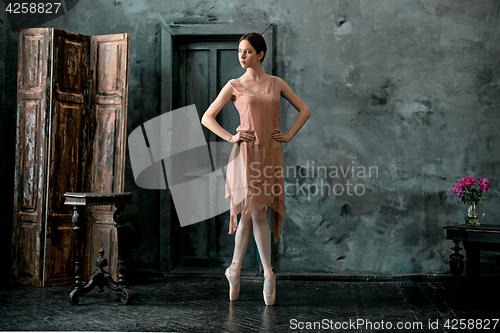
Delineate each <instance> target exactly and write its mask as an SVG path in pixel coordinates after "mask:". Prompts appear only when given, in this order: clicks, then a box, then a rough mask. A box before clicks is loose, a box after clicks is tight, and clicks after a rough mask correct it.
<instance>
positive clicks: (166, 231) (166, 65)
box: [159, 23, 276, 273]
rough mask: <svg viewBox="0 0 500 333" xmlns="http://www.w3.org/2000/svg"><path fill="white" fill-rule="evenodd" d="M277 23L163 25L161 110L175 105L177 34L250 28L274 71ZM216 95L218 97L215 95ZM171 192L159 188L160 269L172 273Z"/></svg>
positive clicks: (226, 33) (239, 32)
mask: <svg viewBox="0 0 500 333" xmlns="http://www.w3.org/2000/svg"><path fill="white" fill-rule="evenodd" d="M275 29H276V27H275V25H274V24H269V23H266V24H237V23H227V24H193V25H191V24H183V25H161V27H160V41H161V42H160V43H161V60H160V61H161V66H160V69H161V83H160V98H161V100H160V114H163V113H166V112H169V111H172V107H173V85H174V82H173V52H174V49H173V45H174V39H175V38H182V37H183V36H185V37H195V36H200V37H208V36H221V37H222V36H242V35H244V34H246V33H249V32H258V33H261V34H262V36H263V37H264V40H265V41H266V44H267V52H266V58H267V59H270V60H271V61H267V62H264V64H263V67H264V70H265V71H266V73H269V74H273V73H274V68H275V64H274V56H273V53H274V41H275V38H274V35H275ZM214 98H215V97H214ZM171 198H172V197H171V193H170V190H169V189H168V188H167V189H166V190H162V191H160V240H159V246H160V249H159V259H160V260H159V261H160V267H159V268H160V271H162V272H165V273H170V272H172V270H173V269H174V268H175V263H174V262H173V260H174V258H173V253H174V251H173V250H172V249H171V248H170V243H171V242H170V240H171V237H173V236H174V235H172V232H171V223H170V221H172V217H173V214H174V212H173V209H172V207H171V204H170V203H171V202H172V199H171Z"/></svg>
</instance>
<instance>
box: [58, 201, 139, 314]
mask: <svg viewBox="0 0 500 333" xmlns="http://www.w3.org/2000/svg"><path fill="white" fill-rule="evenodd" d="M64 197H65V198H66V201H65V202H64V203H65V204H66V205H73V206H74V211H73V230H75V273H76V277H75V280H76V281H75V283H74V284H73V286H72V288H71V293H70V294H69V302H70V303H71V304H72V305H76V304H78V297H80V296H83V295H85V294H88V293H89V292H90V291H91V290H92V289H94V287H95V286H97V287H99V292H103V291H104V287H107V288H108V289H109V290H110V291H111V292H113V293H115V294H121V298H120V301H121V302H122V303H123V304H127V303H128V301H129V299H130V296H131V295H130V291H129V290H128V286H127V284H126V282H125V259H124V255H125V253H124V251H123V250H124V244H123V243H122V242H120V238H123V237H120V235H121V234H122V233H123V231H122V230H123V225H124V224H125V222H126V221H127V216H126V214H125V211H124V208H125V204H128V203H131V202H132V193H128V192H127V193H65V194H64ZM92 205H115V207H116V211H115V213H114V214H113V221H114V222H115V223H116V224H115V227H116V229H117V233H118V281H116V282H115V281H113V279H112V277H111V274H109V273H108V272H106V271H105V270H104V267H106V266H108V261H107V259H106V258H104V250H102V249H101V250H100V251H99V254H100V257H99V258H98V259H97V261H96V266H97V267H98V270H97V271H96V272H95V273H94V274H92V276H91V277H90V280H89V281H88V282H87V283H84V282H83V261H82V257H83V255H82V250H83V242H84V235H83V234H82V226H81V225H80V219H79V216H80V215H81V209H82V206H92Z"/></svg>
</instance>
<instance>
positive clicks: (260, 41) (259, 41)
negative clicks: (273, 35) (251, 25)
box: [238, 32, 267, 62]
mask: <svg viewBox="0 0 500 333" xmlns="http://www.w3.org/2000/svg"><path fill="white" fill-rule="evenodd" d="M242 40H247V41H248V42H249V43H250V45H252V47H253V48H254V49H255V51H257V54H259V53H260V52H264V55H263V56H262V58H261V59H260V62H263V61H264V57H265V56H266V52H267V46H266V41H265V40H264V37H262V35H261V34H258V33H256V32H251V33H249V34H245V35H243V36H241V38H240V40H239V41H238V45H239V44H240V43H241V41H242Z"/></svg>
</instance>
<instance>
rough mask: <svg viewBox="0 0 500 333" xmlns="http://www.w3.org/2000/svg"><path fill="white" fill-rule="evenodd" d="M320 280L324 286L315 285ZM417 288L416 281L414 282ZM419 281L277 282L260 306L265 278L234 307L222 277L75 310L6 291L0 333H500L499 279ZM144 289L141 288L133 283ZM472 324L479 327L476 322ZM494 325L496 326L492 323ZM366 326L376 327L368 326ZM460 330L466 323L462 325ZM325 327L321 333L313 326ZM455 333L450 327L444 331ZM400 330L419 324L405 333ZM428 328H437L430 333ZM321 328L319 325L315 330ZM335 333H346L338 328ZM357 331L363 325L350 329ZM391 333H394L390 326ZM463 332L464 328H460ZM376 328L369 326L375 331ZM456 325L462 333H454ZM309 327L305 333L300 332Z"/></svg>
mask: <svg viewBox="0 0 500 333" xmlns="http://www.w3.org/2000/svg"><path fill="white" fill-rule="evenodd" d="M316 278H317V277H316ZM409 280H411V279H409ZM431 280H432V281H430V280H429V279H424V281H421V282H414V281H413V282H412V281H405V279H401V281H397V280H394V281H385V282H346V281H338V280H335V281H308V280H305V279H304V280H287V279H278V281H277V299H276V303H275V305H274V306H267V307H266V305H265V304H264V301H263V299H262V281H263V280H262V278H259V277H245V278H242V287H241V292H240V298H239V299H238V300H237V301H236V302H230V301H229V300H228V285H227V282H226V280H225V278H224V277H223V272H222V271H221V274H220V278H213V277H198V278H192V277H191V278H189V277H183V278H180V277H177V278H166V279H161V280H155V281H142V282H141V283H140V284H131V285H130V291H131V293H132V297H133V298H132V299H131V301H130V303H129V304H127V305H123V304H121V303H120V302H119V299H118V297H116V296H115V295H114V294H112V293H110V292H109V291H108V290H105V292H104V293H103V294H100V293H98V291H97V288H96V289H95V290H94V291H92V292H91V293H89V294H88V295H85V296H82V297H81V298H80V304H79V305H76V306H72V305H70V304H69V302H68V294H69V291H70V287H69V286H57V287H49V288H35V287H26V286H7V287H5V286H4V287H3V288H1V289H0V313H1V316H0V329H1V330H7V331H11V330H15V331H81V330H83V331H167V332H298V331H308V332H319V331H321V332H475V331H477V330H476V329H474V328H477V327H478V325H479V323H482V325H483V326H485V325H489V327H490V329H489V330H484V329H483V330H482V331H484V332H493V331H495V330H494V329H493V328H494V327H493V326H494V325H496V327H495V328H496V330H497V331H500V323H497V322H495V321H491V320H493V319H495V318H496V319H498V318H499V317H500V302H499V298H498V296H499V290H498V288H499V287H498V283H497V281H498V278H497V277H494V278H490V279H487V278H481V280H480V282H479V283H477V284H473V285H471V284H466V283H465V282H464V280H455V279H453V278H452V279H446V280H444V282H443V280H433V279H431ZM136 283H137V282H136ZM473 320H474V321H473ZM487 320H490V322H489V324H488V322H487ZM368 321H369V322H370V323H368ZM461 321H462V322H461ZM314 322H318V324H319V326H316V328H314V326H308V325H314ZM447 322H448V323H449V324H450V327H449V328H448V329H447V328H445V324H446V323H447ZM397 323H403V324H406V325H418V323H421V325H422V326H421V327H417V326H415V328H414V329H411V328H408V327H407V328H398V327H396V325H397ZM429 323H432V324H433V325H436V324H437V325H438V327H429ZM318 324H316V325H318ZM335 324H337V325H344V328H343V329H342V328H340V329H335V327H336V326H335ZM354 324H359V326H353V325H354ZM390 324H391V325H393V327H392V329H388V327H389V325H390ZM461 324H462V327H463V326H464V325H465V328H463V329H460V325H461ZM370 325H371V326H370ZM453 325H455V328H457V329H453ZM302 327H303V328H304V330H300V329H299V328H302Z"/></svg>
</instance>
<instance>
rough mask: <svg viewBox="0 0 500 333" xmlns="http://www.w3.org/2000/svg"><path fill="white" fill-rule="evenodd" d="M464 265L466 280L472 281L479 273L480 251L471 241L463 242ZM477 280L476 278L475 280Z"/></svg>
mask: <svg viewBox="0 0 500 333" xmlns="http://www.w3.org/2000/svg"><path fill="white" fill-rule="evenodd" d="M464 248H465V256H466V260H467V261H466V263H467V264H466V266H465V273H466V274H467V280H469V281H474V280H476V279H477V278H479V276H480V275H481V272H480V271H481V265H480V257H481V255H480V252H479V247H478V246H477V245H476V244H474V243H471V242H464ZM476 281H477V280H476Z"/></svg>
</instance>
